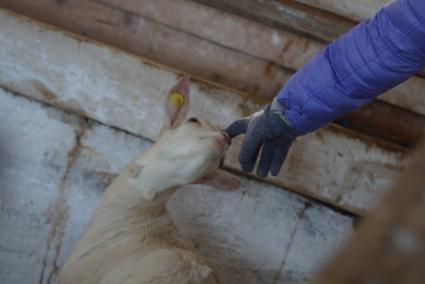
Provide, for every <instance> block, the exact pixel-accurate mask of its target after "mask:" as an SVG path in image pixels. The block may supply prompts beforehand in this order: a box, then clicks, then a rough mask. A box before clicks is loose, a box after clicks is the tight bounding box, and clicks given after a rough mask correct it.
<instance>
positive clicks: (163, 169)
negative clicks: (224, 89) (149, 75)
mask: <svg viewBox="0 0 425 284" xmlns="http://www.w3.org/2000/svg"><path fill="white" fill-rule="evenodd" d="M188 104H189V81H188V78H186V77H184V78H182V79H180V80H179V81H178V83H177V84H176V85H175V86H174V87H173V88H172V89H171V90H170V92H169V94H168V97H167V99H166V104H165V109H166V117H165V122H164V126H163V128H162V130H161V135H160V138H159V139H158V141H157V142H156V143H155V144H154V145H153V146H152V147H151V148H150V149H148V150H147V151H145V152H144V153H143V155H142V156H141V157H139V158H138V159H136V160H135V161H134V162H132V163H131V164H130V165H129V166H128V167H127V168H126V169H125V170H124V171H123V172H122V173H121V174H120V175H119V176H118V177H117V178H116V179H115V180H114V181H113V183H112V184H111V185H110V186H109V188H108V189H107V190H106V192H105V194H104V195H103V196H102V198H101V200H100V202H99V204H98V206H97V208H96V212H95V214H94V216H93V219H92V220H91V222H90V224H89V226H88V228H87V229H86V231H85V233H84V235H83V237H82V238H81V240H80V241H79V243H78V245H77V247H76V248H75V250H74V251H73V253H72V254H71V256H70V258H69V259H68V261H67V263H66V264H65V266H64V268H63V269H62V271H61V273H60V275H59V283H61V284H84V283H90V284H94V283H102V284H111V283H150V284H156V283H161V284H167V283H173V284H176V283H218V282H219V281H218V279H217V277H216V275H215V274H214V272H213V270H212V268H211V267H210V266H209V265H208V263H207V262H206V261H205V260H204V259H203V258H202V257H201V256H200V255H199V253H198V252H197V250H196V249H195V248H194V247H193V246H192V244H191V243H190V242H189V241H187V240H186V239H184V238H183V237H182V236H181V234H180V233H179V232H178V230H177V229H176V227H175V226H174V225H173V222H172V220H171V218H170V217H169V215H168V214H167V210H166V207H165V206H166V202H167V200H168V199H169V197H170V195H171V194H172V193H174V191H175V190H176V188H178V187H179V186H182V185H186V184H191V183H199V182H203V183H210V184H213V185H214V186H215V187H220V186H222V188H223V189H227V190H229V189H236V188H238V187H239V181H238V180H237V178H235V177H233V176H231V175H229V174H227V173H225V172H222V171H219V170H218V168H219V166H220V163H221V162H222V160H223V155H224V153H225V152H226V150H227V148H228V146H229V142H230V139H229V137H228V136H227V135H226V134H224V133H222V132H219V131H217V130H216V129H215V128H214V127H212V126H211V125H210V124H208V123H207V122H205V121H202V120H199V119H197V118H191V119H189V120H186V115H187V110H188Z"/></svg>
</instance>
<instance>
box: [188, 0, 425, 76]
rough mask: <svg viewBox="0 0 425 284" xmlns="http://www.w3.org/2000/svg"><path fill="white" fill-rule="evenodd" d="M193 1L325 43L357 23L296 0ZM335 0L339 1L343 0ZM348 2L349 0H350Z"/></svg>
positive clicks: (424, 72) (421, 73)
mask: <svg viewBox="0 0 425 284" xmlns="http://www.w3.org/2000/svg"><path fill="white" fill-rule="evenodd" d="M191 1H195V2H198V3H201V4H204V5H208V6H210V7H214V8H216V9H219V10H223V11H226V12H229V13H232V14H235V15H239V16H242V17H245V18H248V19H251V20H253V21H257V22H260V23H264V24H266V25H269V26H272V27H275V28H278V29H283V30H289V31H293V32H296V33H301V34H303V35H304V36H306V37H308V38H311V39H313V40H315V41H318V42H322V43H328V42H330V41H332V40H334V39H336V38H337V37H339V36H340V35H342V34H343V33H346V32H348V31H349V30H350V29H352V28H353V27H354V26H355V25H356V24H357V22H356V21H353V20H350V19H347V18H345V17H342V16H340V15H336V14H334V13H329V12H326V11H324V10H320V9H317V8H314V7H312V6H308V5H305V4H302V3H299V2H300V1H298V2H295V1H293V0H268V1H263V0H244V1H231V0H191ZM296 1H297V0H296ZM301 1H303V0H301ZM305 1H308V0H305ZM312 1H321V0H312ZM325 1H326V0H325ZM333 2H335V3H338V2H339V1H333ZM344 2H349V0H347V1H344ZM420 75H421V76H422V77H423V76H425V71H422V72H420Z"/></svg>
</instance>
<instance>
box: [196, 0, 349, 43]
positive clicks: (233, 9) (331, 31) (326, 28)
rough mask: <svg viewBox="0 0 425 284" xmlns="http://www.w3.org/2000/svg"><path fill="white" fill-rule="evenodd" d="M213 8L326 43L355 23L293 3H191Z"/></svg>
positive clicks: (224, 0) (212, 0) (221, 0)
mask: <svg viewBox="0 0 425 284" xmlns="http://www.w3.org/2000/svg"><path fill="white" fill-rule="evenodd" d="M192 1H194V2H198V3H201V4H204V5H208V6H210V7H214V8H217V9H220V10H225V11H228V12H230V13H234V14H236V15H240V16H242V17H245V18H248V19H251V20H253V21H259V22H261V23H264V24H267V25H269V26H272V27H275V28H278V29H284V30H289V31H295V32H298V33H301V34H303V35H304V36H306V37H309V38H311V39H313V40H316V41H319V42H322V43H326V42H329V41H332V40H334V39H335V38H337V37H338V36H340V35H341V34H343V33H345V32H347V31H348V30H350V29H351V28H352V27H353V26H354V25H355V21H351V20H348V19H345V18H343V17H338V16H337V15H333V14H329V13H324V12H322V11H319V10H317V9H308V7H306V5H300V4H299V3H296V2H294V1H291V0H268V1H262V0H244V1H232V0H192Z"/></svg>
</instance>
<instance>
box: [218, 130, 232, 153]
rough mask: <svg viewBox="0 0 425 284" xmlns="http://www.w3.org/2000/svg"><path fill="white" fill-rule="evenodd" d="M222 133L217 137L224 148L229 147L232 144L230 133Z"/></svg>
mask: <svg viewBox="0 0 425 284" xmlns="http://www.w3.org/2000/svg"><path fill="white" fill-rule="evenodd" d="M220 134H221V135H220V136H219V137H218V138H217V141H218V142H219V143H220V145H221V146H222V147H223V148H225V149H227V148H228V147H229V146H230V144H231V143H232V140H231V139H230V136H229V134H227V132H225V131H222V132H220Z"/></svg>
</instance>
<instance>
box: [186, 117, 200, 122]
mask: <svg viewBox="0 0 425 284" xmlns="http://www.w3.org/2000/svg"><path fill="white" fill-rule="evenodd" d="M187 122H192V123H201V122H200V121H199V119H197V118H196V117H191V118H189V119H188V120H187Z"/></svg>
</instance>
